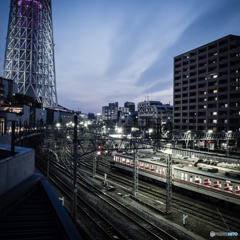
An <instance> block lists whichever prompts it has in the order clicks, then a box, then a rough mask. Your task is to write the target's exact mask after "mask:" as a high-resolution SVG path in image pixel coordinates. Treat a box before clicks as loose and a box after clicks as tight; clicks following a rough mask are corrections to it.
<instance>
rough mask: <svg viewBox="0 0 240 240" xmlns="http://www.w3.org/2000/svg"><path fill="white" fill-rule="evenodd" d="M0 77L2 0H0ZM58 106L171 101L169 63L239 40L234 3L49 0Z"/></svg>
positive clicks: (92, 108) (238, 10)
mask: <svg viewBox="0 0 240 240" xmlns="http://www.w3.org/2000/svg"><path fill="white" fill-rule="evenodd" d="M0 1H1V3H0V76H2V72H3V62H4V54H5V44H6V39H5V38H6V36H7V26H8V15H9V8H10V0H0ZM52 5H53V9H52V10H53V30H54V42H55V44H56V45H55V64H56V76H57V77H56V81H57V92H58V103H59V104H60V105H63V106H65V107H67V108H69V109H73V110H78V109H80V110H82V112H85V113H88V112H93V113H98V112H101V111H102V106H107V105H108V103H110V102H116V101H118V102H119V106H123V104H124V102H126V101H130V102H135V104H136V105H137V103H138V102H140V101H144V100H146V96H147V95H148V96H149V99H150V98H151V99H152V100H159V101H161V102H163V103H169V101H170V102H171V104H172V103H173V58H174V57H175V56H177V55H179V54H182V53H184V52H187V51H189V50H192V49H194V48H197V47H199V46H201V45H204V44H207V43H209V42H212V41H214V40H217V39H218V38H221V37H224V36H226V35H229V34H233V35H240V27H239V26H240V0H169V1H167V0H144V1H143V0H118V1H117V0H111V1H110V0H85V1H82V0H52Z"/></svg>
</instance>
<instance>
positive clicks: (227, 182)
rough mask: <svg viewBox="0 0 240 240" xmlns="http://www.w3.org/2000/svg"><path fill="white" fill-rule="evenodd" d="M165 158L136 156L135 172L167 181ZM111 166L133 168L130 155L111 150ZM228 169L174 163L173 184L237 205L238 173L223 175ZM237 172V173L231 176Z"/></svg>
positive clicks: (238, 191) (239, 195)
mask: <svg viewBox="0 0 240 240" xmlns="http://www.w3.org/2000/svg"><path fill="white" fill-rule="evenodd" d="M166 160H167V158H166V157H165V158H159V157H158V158H152V157H149V158H144V157H143V156H141V157H139V156H137V157H136V161H137V165H138V173H139V175H141V176H144V177H147V178H149V179H155V180H157V181H159V182H163V183H165V182H166ZM110 166H111V167H115V168H120V169H124V170H126V171H130V172H133V157H132V156H131V155H127V154H122V153H112V156H111V158H110ZM228 171H229V169H225V170H224V171H223V169H221V172H218V170H217V168H210V167H209V168H207V167H206V166H204V167H200V168H198V167H194V166H193V165H190V166H188V165H184V164H178V163H173V164H172V174H173V180H174V181H173V185H174V186H176V187H179V188H183V189H186V190H189V191H194V192H197V193H200V194H203V195H206V196H208V197H213V198H217V199H219V200H224V201H227V202H231V203H234V204H237V205H240V179H238V178H237V177H238V176H239V175H240V172H239V174H237V173H236V171H235V172H234V174H237V175H231V174H230V176H229V174H228V175H226V173H228ZM234 176H237V177H234Z"/></svg>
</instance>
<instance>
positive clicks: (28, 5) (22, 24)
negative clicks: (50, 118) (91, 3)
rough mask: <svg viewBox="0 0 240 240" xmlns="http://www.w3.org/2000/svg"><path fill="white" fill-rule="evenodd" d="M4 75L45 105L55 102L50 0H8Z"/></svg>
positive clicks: (53, 105)
mask: <svg viewBox="0 0 240 240" xmlns="http://www.w3.org/2000/svg"><path fill="white" fill-rule="evenodd" d="M6 39H7V41H6V49H5V61H4V70H3V77H4V78H6V79H11V80H13V81H14V82H16V83H17V84H18V89H19V93H20V94H24V95H29V96H31V97H33V98H34V99H35V100H37V101H38V102H39V103H43V106H44V107H56V106H57V90H56V75H55V60H54V42H53V23H52V4H51V0H11V5H10V14H9V22H8V33H7V38H6Z"/></svg>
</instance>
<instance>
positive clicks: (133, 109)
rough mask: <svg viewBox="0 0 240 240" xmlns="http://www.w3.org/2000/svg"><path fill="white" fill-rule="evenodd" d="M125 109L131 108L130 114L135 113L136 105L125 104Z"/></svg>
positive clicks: (131, 103)
mask: <svg viewBox="0 0 240 240" xmlns="http://www.w3.org/2000/svg"><path fill="white" fill-rule="evenodd" d="M124 107H125V108H129V112H135V103H133V102H125V103H124Z"/></svg>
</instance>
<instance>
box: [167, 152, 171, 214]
mask: <svg viewBox="0 0 240 240" xmlns="http://www.w3.org/2000/svg"><path fill="white" fill-rule="evenodd" d="M171 205H172V155H171V154H169V155H168V161H167V174H166V213H171Z"/></svg>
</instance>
